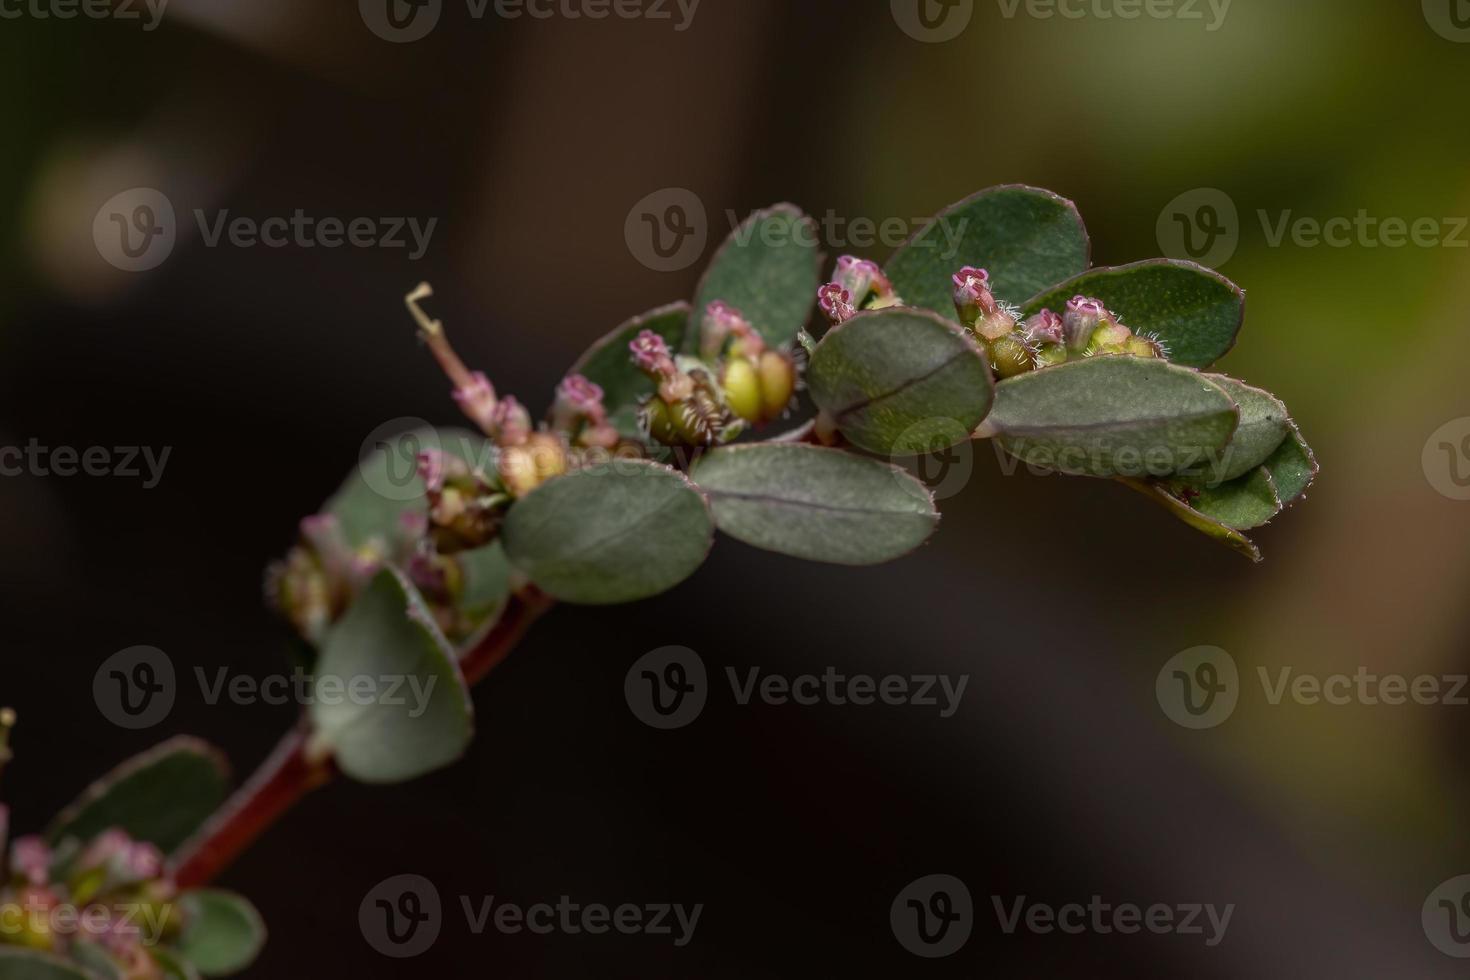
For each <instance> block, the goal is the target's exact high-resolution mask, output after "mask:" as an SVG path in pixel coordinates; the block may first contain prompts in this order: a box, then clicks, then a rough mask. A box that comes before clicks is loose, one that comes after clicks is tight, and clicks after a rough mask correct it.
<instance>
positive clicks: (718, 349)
mask: <svg viewBox="0 0 1470 980" xmlns="http://www.w3.org/2000/svg"><path fill="white" fill-rule="evenodd" d="M737 325H743V326H744V328H745V329H746V330H749V328H750V324H748V323H746V322H745V318H744V317H742V316H741V315H740V311H739V310H737V309H735V308H734V307H733V306H731V305H730V304H729V303H725V302H722V301H720V300H715V301H714V302H713V303H710V304H709V305H708V306H706V307H705V308H704V319H703V320H701V321H700V325H699V356H700V357H702V358H704V359H705V360H706V361H709V362H711V363H713V362H715V361H717V360H719V358H720V355H721V354H723V353H724V351H725V341H727V340H729V339H730V335H731V334H732V333H737V332H738V326H737Z"/></svg>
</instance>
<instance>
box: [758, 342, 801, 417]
mask: <svg viewBox="0 0 1470 980" xmlns="http://www.w3.org/2000/svg"><path fill="white" fill-rule="evenodd" d="M760 383H761V384H760V387H761V406H762V408H763V409H764V412H765V418H766V421H770V420H771V419H776V418H780V417H781V413H782V412H784V411H786V408H787V406H789V405H790V404H791V396H792V395H794V394H796V365H795V364H793V363H792V362H791V356H790V355H789V354H783V353H781V352H780V351H773V350H768V351H766V352H765V353H764V354H762V355H761V363H760Z"/></svg>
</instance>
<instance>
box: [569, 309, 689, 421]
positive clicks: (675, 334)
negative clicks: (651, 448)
mask: <svg viewBox="0 0 1470 980" xmlns="http://www.w3.org/2000/svg"><path fill="white" fill-rule="evenodd" d="M689 313H690V306H689V304H688V303H684V302H679V303H673V304H671V305H669V306H661V307H659V308H658V309H656V310H653V311H651V312H648V313H645V314H643V315H642V316H639V317H634V318H633V319H632V320H629V321H628V322H627V323H625V324H623V325H622V326H620V327H618V328H617V329H616V330H614V331H613V332H612V333H610V334H608V335H607V336H605V337H603V338H602V339H601V340H599V341H597V342H596V343H595V344H593V345H592V346H591V347H589V348H587V351H586V353H584V354H583V355H582V356H581V357H580V358H578V359H577V363H576V364H573V365H572V366H571V368H570V369H569V370H568V371H567V374H580V375H582V376H583V377H585V378H587V379H588V380H589V381H593V382H596V383H597V384H599V385H601V386H602V396H603V398H602V401H603V404H604V405H606V406H607V412H608V417H609V421H611V422H612V424H613V425H615V426H617V429H618V431H619V432H621V433H622V434H623V435H624V436H627V437H628V438H630V439H631V438H635V437H637V436H638V435H639V431H638V402H639V401H640V400H641V399H643V398H644V397H645V396H647V395H650V394H652V393H653V388H654V385H653V382H652V381H650V380H649V379H648V376H647V375H645V374H644V373H643V372H642V371H639V370H638V369H637V368H636V367H634V366H633V360H632V355H631V354H630V353H629V351H628V345H629V344H630V343H632V341H633V338H635V337H637V336H638V334H639V333H640V332H642V331H644V330H652V331H653V332H654V333H656V334H658V335H659V336H660V337H662V338H664V340H666V341H668V344H669V349H670V350H676V351H677V350H679V349H680V348H681V347H682V346H683V344H684V329H685V327H686V326H687V325H688V323H689Z"/></svg>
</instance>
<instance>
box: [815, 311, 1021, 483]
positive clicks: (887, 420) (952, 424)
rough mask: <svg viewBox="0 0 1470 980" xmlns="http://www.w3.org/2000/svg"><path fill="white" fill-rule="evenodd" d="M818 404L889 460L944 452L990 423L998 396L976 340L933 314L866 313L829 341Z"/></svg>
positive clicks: (818, 358)
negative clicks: (958, 439)
mask: <svg viewBox="0 0 1470 980" xmlns="http://www.w3.org/2000/svg"><path fill="white" fill-rule="evenodd" d="M807 384H808V386H809V387H810V388H811V393H812V400H813V401H814V402H816V404H817V406H818V407H819V408H821V409H822V410H823V411H824V412H826V413H827V415H828V416H830V417H831V418H832V419H833V421H834V422H835V423H836V425H837V427H838V428H839V429H840V430H841V431H842V434H843V435H844V436H846V437H847V438H848V439H849V440H850V441H851V442H852V443H853V444H854V445H856V446H858V447H859V448H862V449H866V450H868V451H869V452H874V453H883V454H885V455H918V454H920V453H926V452H932V451H934V450H937V449H944V448H947V447H948V446H951V445H953V444H954V442H955V438H956V434H957V433H960V434H963V433H969V432H971V431H973V430H974V428H975V426H977V425H979V424H980V421H981V420H982V419H984V418H985V414H986V412H988V411H989V410H990V404H991V401H992V399H993V398H994V394H995V385H994V382H993V380H992V379H991V376H990V367H989V364H988V363H987V362H986V360H985V354H984V352H983V351H982V350H981V349H980V346H979V344H978V343H976V341H975V340H974V339H973V338H972V337H971V336H970V335H969V334H967V333H962V332H961V331H960V330H959V329H958V328H957V327H956V326H955V325H954V324H952V323H951V322H950V321H948V320H945V319H944V318H943V317H940V316H939V315H937V314H935V313H931V312H929V311H927V310H914V309H905V308H894V309H887V310H876V311H873V312H869V313H859V314H858V315H857V316H855V317H853V318H852V319H851V320H848V321H847V322H846V323H844V324H842V325H841V326H838V327H833V328H832V329H831V330H829V331H828V332H827V335H826V336H825V337H823V338H822V342H821V343H820V344H818V345H817V349H816V351H815V352H814V353H813V354H812V359H811V365H810V367H809V368H808V369H807Z"/></svg>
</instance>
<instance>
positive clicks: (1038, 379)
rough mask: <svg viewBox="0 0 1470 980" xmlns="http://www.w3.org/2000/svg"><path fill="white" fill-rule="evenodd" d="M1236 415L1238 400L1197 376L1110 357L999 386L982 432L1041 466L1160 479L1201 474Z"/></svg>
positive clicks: (1169, 366) (1232, 426) (1163, 364)
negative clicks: (1193, 473)
mask: <svg viewBox="0 0 1470 980" xmlns="http://www.w3.org/2000/svg"><path fill="white" fill-rule="evenodd" d="M1238 419H1239V410H1238V409H1237V408H1236V407H1235V403H1234V402H1232V401H1231V400H1230V397H1229V396H1228V395H1226V394H1225V392H1224V390H1223V389H1221V388H1220V386H1219V385H1217V384H1215V383H1214V382H1212V381H1210V380H1209V379H1208V378H1206V377H1205V376H1204V375H1202V374H1200V373H1199V372H1198V371H1192V370H1190V369H1188V368H1182V367H1177V366H1175V365H1173V364H1168V363H1166V362H1164V361H1159V360H1153V359H1144V358H1135V357H1120V356H1105V357H1092V358H1088V359H1087V360H1083V361H1075V362H1073V363H1070V364H1063V365H1060V366H1058V367H1051V368H1044V369H1042V370H1040V371H1033V372H1031V373H1030V374H1023V375H1021V376H1020V377H1016V378H1011V379H1009V380H1007V381H1003V382H1001V383H1000V384H999V385H997V386H996V394H995V409H994V410H993V411H992V412H991V414H990V418H989V419H988V420H987V421H986V424H985V430H984V432H985V434H987V435H994V436H995V437H996V439H997V440H998V441H999V442H1000V444H1001V446H1003V447H1004V448H1005V450H1006V451H1007V452H1008V453H1010V454H1011V455H1012V456H1015V457H1017V458H1019V459H1021V460H1023V461H1025V462H1026V463H1028V464H1030V465H1032V466H1036V467H1039V468H1042V469H1047V470H1052V471H1055V472H1061V473H1067V474H1071V475H1074V476H1097V477H1135V478H1142V477H1145V476H1154V477H1162V476H1167V475H1169V474H1173V473H1179V472H1181V471H1188V472H1194V471H1202V470H1203V469H1204V467H1205V466H1206V464H1208V463H1209V462H1210V461H1211V460H1213V459H1215V458H1217V454H1218V453H1219V452H1220V450H1222V449H1223V448H1224V447H1225V446H1226V445H1227V444H1228V443H1229V442H1230V437H1231V435H1232V434H1233V433H1234V432H1235V427H1236V424H1237V422H1238Z"/></svg>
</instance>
